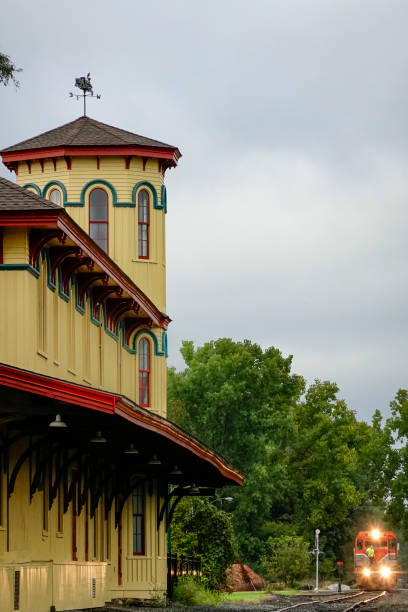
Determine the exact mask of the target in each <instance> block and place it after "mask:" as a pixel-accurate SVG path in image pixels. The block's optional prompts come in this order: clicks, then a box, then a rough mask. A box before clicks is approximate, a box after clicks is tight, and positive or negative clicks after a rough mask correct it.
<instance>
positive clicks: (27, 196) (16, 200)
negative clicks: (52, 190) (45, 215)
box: [0, 177, 61, 211]
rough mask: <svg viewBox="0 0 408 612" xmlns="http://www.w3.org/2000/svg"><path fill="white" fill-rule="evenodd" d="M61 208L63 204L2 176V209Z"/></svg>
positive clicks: (0, 205)
mask: <svg viewBox="0 0 408 612" xmlns="http://www.w3.org/2000/svg"><path fill="white" fill-rule="evenodd" d="M50 208H51V209H58V210H61V206H58V204H54V202H50V201H49V200H46V199H45V198H41V197H40V196H38V195H36V194H35V193H33V192H32V191H29V190H28V189H25V188H24V187H19V186H18V185H16V184H15V183H12V182H11V181H8V180H7V179H5V178H2V177H0V211H3V210H9V211H18V210H49V209H50Z"/></svg>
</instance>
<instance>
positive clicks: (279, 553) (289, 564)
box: [263, 536, 310, 586]
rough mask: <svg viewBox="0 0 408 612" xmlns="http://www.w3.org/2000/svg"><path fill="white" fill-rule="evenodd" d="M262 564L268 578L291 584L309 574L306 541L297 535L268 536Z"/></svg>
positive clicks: (308, 555) (308, 554)
mask: <svg viewBox="0 0 408 612" xmlns="http://www.w3.org/2000/svg"><path fill="white" fill-rule="evenodd" d="M263 566H264V568H265V571H266V575H267V576H268V578H270V579H271V580H282V581H283V582H284V583H285V584H286V585H288V586H293V585H294V583H295V582H296V581H297V580H300V579H301V578H305V577H307V576H308V575H309V570H310V553H309V544H308V542H305V540H304V539H303V538H302V537H298V536H281V537H279V538H268V541H267V543H266V555H265V556H264V558H263Z"/></svg>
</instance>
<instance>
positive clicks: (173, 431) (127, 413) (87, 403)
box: [0, 365, 243, 484]
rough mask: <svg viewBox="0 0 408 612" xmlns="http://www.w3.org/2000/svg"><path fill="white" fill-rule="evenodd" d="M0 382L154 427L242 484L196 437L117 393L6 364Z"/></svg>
mask: <svg viewBox="0 0 408 612" xmlns="http://www.w3.org/2000/svg"><path fill="white" fill-rule="evenodd" d="M0 385H4V386H6V387H12V388H13V389H19V390H21V391H27V392H29V393H35V394H37V395H41V396H43V397H49V398H52V399H55V400H58V401H62V402H67V403H70V404H74V405H76V406H83V407H84V408H89V409H91V410H97V411H99V412H105V413H108V414H117V415H118V416H120V417H122V418H125V419H127V420H128V421H130V422H131V423H133V424H134V425H137V426H138V427H141V428H143V429H148V430H150V431H153V432H155V433H157V434H159V435H162V436H164V437H166V438H168V439H170V440H172V441H173V442H175V443H176V444H178V445H179V446H183V447H184V448H186V449H187V450H189V451H190V452H192V453H194V454H195V455H197V456H198V457H200V458H201V459H204V460H205V461H207V462H208V463H211V464H212V465H213V466H214V467H216V468H217V469H218V470H219V471H220V472H221V474H222V475H223V476H224V477H225V478H228V479H229V480H233V481H234V482H236V483H237V484H243V478H242V476H241V474H239V473H238V472H235V471H234V470H233V469H231V468H230V467H229V466H228V465H226V464H225V463H224V462H223V461H222V460H221V458H220V457H219V456H217V455H216V453H214V452H213V451H211V450H210V449H207V448H205V447H203V446H201V445H200V444H199V442H198V441H197V440H194V439H193V438H191V437H190V436H189V435H188V434H185V433H184V432H183V431H182V430H181V429H178V428H177V427H176V426H175V425H173V424H172V423H170V421H167V420H166V419H164V418H163V417H157V416H155V415H154V414H149V413H148V411H147V410H143V409H141V408H140V407H139V406H137V405H136V404H134V403H133V402H131V401H130V400H128V399H127V398H124V397H122V396H120V395H115V394H113V393H109V392H106V391H98V390H96V389H91V388H89V387H83V386H81V385H75V384H74V383H69V382H65V381H62V380H59V379H55V378H49V377H48V376H43V375H41V374H36V373H34V372H29V371H27V370H21V369H19V368H14V367H12V366H7V365H0Z"/></svg>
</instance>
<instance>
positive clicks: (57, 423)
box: [48, 414, 68, 428]
mask: <svg viewBox="0 0 408 612" xmlns="http://www.w3.org/2000/svg"><path fill="white" fill-rule="evenodd" d="M48 427H56V428H64V427H68V425H67V424H66V423H64V421H63V420H62V419H61V415H60V414H56V415H55V420H54V421H51V423H50V424H49V425H48Z"/></svg>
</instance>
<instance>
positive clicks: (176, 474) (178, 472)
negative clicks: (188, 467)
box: [169, 465, 183, 476]
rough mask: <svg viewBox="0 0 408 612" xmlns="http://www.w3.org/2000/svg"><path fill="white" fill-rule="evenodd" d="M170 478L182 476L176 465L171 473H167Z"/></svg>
mask: <svg viewBox="0 0 408 612" xmlns="http://www.w3.org/2000/svg"><path fill="white" fill-rule="evenodd" d="M169 474H170V476H182V474H183V472H182V471H181V470H180V468H179V466H178V465H174V466H173V469H172V470H171V472H169Z"/></svg>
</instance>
